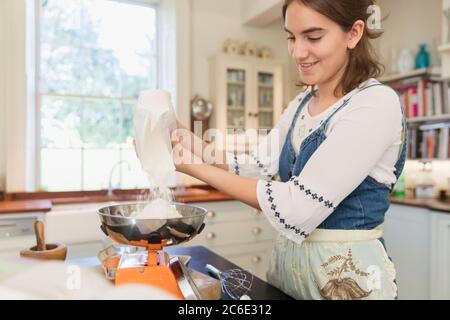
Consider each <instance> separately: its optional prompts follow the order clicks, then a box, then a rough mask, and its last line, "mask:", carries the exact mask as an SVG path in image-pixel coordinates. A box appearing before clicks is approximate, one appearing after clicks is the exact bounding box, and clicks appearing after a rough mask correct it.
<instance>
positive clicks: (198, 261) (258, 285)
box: [165, 246, 292, 300]
mask: <svg viewBox="0 0 450 320" xmlns="http://www.w3.org/2000/svg"><path fill="white" fill-rule="evenodd" d="M165 250H167V252H168V253H169V254H174V255H189V256H191V257H192V259H191V262H189V267H190V268H192V269H194V270H196V271H199V272H201V273H204V274H208V270H207V269H206V267H205V265H206V264H208V263H209V264H211V265H213V266H214V267H216V268H217V269H219V270H221V271H225V270H229V269H233V268H237V266H236V265H235V264H233V263H231V262H230V261H228V260H227V259H225V258H223V257H221V256H219V255H217V254H215V253H214V252H212V251H211V250H208V249H207V248H205V247H202V246H195V247H170V248H166V249H165ZM248 295H249V296H250V297H251V298H252V299H253V300H292V298H291V297H290V296H288V295H286V294H284V293H283V292H281V291H280V290H278V289H277V288H275V287H273V286H272V285H270V284H268V283H267V282H265V281H263V280H261V279H259V278H258V277H256V276H254V278H253V284H252V289H251V291H250V293H249V294H248ZM222 299H224V300H229V299H230V298H229V297H228V296H227V295H226V294H224V293H223V294H222Z"/></svg>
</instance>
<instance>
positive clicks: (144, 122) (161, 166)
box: [134, 90, 177, 190]
mask: <svg viewBox="0 0 450 320" xmlns="http://www.w3.org/2000/svg"><path fill="white" fill-rule="evenodd" d="M176 125H177V124H176V116H175V111H174V109H173V106H172V101H171V96H170V93H168V92H167V91H164V90H153V91H143V92H141V94H140V96H139V100H138V103H137V106H136V109H135V113H134V132H135V142H136V151H137V154H138V156H139V160H140V162H141V165H142V168H143V170H144V171H145V172H146V173H147V174H148V175H149V176H150V179H151V180H153V182H154V183H155V184H156V186H157V187H158V188H159V189H160V190H163V189H164V188H167V186H168V184H169V180H170V179H171V178H172V177H173V175H174V174H175V165H174V164H173V159H172V144H171V142H170V132H171V130H173V129H176Z"/></svg>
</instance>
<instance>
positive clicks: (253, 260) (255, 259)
mask: <svg viewBox="0 0 450 320" xmlns="http://www.w3.org/2000/svg"><path fill="white" fill-rule="evenodd" d="M252 262H253V263H260V262H261V257H260V256H254V257H253V258H252Z"/></svg>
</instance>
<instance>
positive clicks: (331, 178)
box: [227, 79, 402, 243]
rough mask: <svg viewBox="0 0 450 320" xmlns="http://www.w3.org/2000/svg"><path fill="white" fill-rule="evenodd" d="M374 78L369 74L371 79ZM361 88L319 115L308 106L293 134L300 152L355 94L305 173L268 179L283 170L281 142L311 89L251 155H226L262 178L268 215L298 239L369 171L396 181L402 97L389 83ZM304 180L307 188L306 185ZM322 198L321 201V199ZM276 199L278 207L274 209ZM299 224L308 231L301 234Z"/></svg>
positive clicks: (233, 168)
mask: <svg viewBox="0 0 450 320" xmlns="http://www.w3.org/2000/svg"><path fill="white" fill-rule="evenodd" d="M374 81H375V82H376V80H375V79H370V82H371V83H372V82H374ZM356 90H358V89H355V90H354V91H352V92H350V93H349V94H347V95H346V96H345V97H343V98H342V99H340V100H339V101H337V102H336V103H335V104H334V105H332V106H330V107H329V108H328V109H327V110H326V111H324V112H322V113H321V114H319V115H317V116H314V117H312V116H310V114H309V111H308V106H305V107H304V108H303V110H302V112H301V113H300V115H299V117H298V119H297V122H296V124H295V129H294V130H293V133H292V135H293V137H292V138H293V139H292V143H293V147H294V150H296V152H297V153H298V152H299V149H300V145H301V143H302V141H303V140H304V139H305V138H306V137H308V136H309V134H310V133H311V132H314V130H316V129H317V128H318V127H319V126H320V125H321V124H322V121H325V119H326V118H327V117H329V116H330V115H331V114H332V113H333V111H334V110H335V109H336V108H338V107H339V106H340V105H341V104H342V102H343V99H344V98H348V97H351V99H350V101H349V103H348V104H347V105H346V106H344V107H343V108H341V110H339V111H338V112H337V113H336V114H335V115H334V116H333V117H332V118H331V120H330V122H329V124H328V127H327V129H326V132H325V133H326V136H327V138H326V139H325V141H324V142H323V143H322V144H321V145H320V146H319V148H318V149H317V150H316V152H315V153H314V154H313V155H312V156H311V158H310V159H309V161H308V162H307V164H306V165H305V167H304V169H303V170H302V172H301V173H300V175H299V176H298V177H294V179H291V181H288V182H279V181H272V182H271V183H270V184H268V180H271V179H272V177H274V176H276V174H277V173H278V169H279V157H280V154H281V150H282V147H283V145H284V142H285V140H286V136H287V134H288V131H289V128H290V126H291V123H292V121H293V118H294V115H295V113H296V110H297V108H298V107H299V105H300V101H301V100H302V99H303V98H304V97H305V96H306V94H307V93H302V94H300V95H299V96H297V97H296V98H295V99H294V100H292V101H291V102H290V103H289V105H288V107H287V108H286V109H285V111H284V112H283V115H282V116H281V119H280V121H279V122H278V124H277V125H276V126H275V127H274V129H273V130H271V132H270V133H269V135H268V136H267V137H266V138H265V139H264V140H263V141H262V142H261V143H260V144H259V146H258V148H257V150H256V151H255V152H253V153H252V155H246V154H240V155H234V154H227V162H228V163H229V164H230V165H229V170H230V172H233V173H235V174H239V175H242V176H246V177H252V178H256V179H258V180H259V181H258V183H257V198H258V203H259V205H260V207H261V209H262V211H263V213H264V215H265V216H266V217H267V219H268V220H269V221H270V222H271V224H272V225H273V227H274V228H276V229H277V230H278V231H279V232H281V233H282V234H283V235H284V236H286V237H287V238H289V239H291V240H293V241H295V242H297V243H301V242H302V241H303V240H304V238H305V234H306V235H308V234H310V233H311V232H312V231H314V229H316V228H317V227H318V226H319V225H320V224H321V223H322V222H323V221H324V220H325V219H326V218H327V217H328V216H329V215H330V214H331V213H332V212H333V211H334V210H335V208H336V207H337V206H338V205H339V204H340V203H341V202H342V201H343V200H344V199H345V198H346V197H347V196H348V195H349V194H350V193H351V192H352V191H354V190H355V189H356V188H357V186H359V185H360V184H361V183H362V181H363V180H364V179H366V178H367V176H371V177H372V178H374V179H375V180H376V181H378V182H380V183H383V184H386V185H387V186H391V185H392V184H393V183H395V182H396V176H395V163H396V162H397V160H398V156H399V152H400V148H401V144H402V111H401V105H400V101H399V97H398V95H397V94H396V92H395V91H394V90H392V89H391V88H389V87H386V86H374V87H370V88H367V89H365V90H363V91H361V92H358V93H357V94H355V92H356ZM277 144H278V146H279V147H278V148H276V147H273V148H272V149H271V150H270V152H267V151H266V147H267V145H272V146H273V145H277ZM299 184H300V185H303V186H305V188H304V189H303V190H301V189H302V188H299V187H298V186H299ZM305 190H310V191H311V192H308V193H307V192H305ZM312 195H317V197H312ZM320 197H321V199H322V201H318V198H320ZM324 203H326V204H332V205H324ZM274 204H275V205H276V210H273V205H274ZM275 211H276V212H278V214H279V215H281V216H282V217H283V219H284V221H285V223H286V224H288V225H290V226H293V227H292V228H289V229H287V228H285V226H284V225H283V224H280V222H279V217H277V216H275V214H274V213H275ZM296 229H297V230H302V231H303V232H304V233H302V234H299V232H298V231H297V232H296Z"/></svg>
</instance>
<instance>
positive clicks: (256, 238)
mask: <svg viewBox="0 0 450 320" xmlns="http://www.w3.org/2000/svg"><path fill="white" fill-rule="evenodd" d="M275 236H276V230H275V229H274V228H273V227H272V226H271V225H270V224H269V222H268V221H266V220H260V221H230V222H224V223H207V224H206V227H205V229H204V230H203V231H202V233H201V234H199V235H198V236H197V237H196V238H194V239H193V240H192V241H190V242H189V243H188V244H189V245H202V246H205V247H208V248H209V247H215V246H226V245H233V244H241V243H242V244H245V243H254V242H260V241H270V240H273V239H274V238H275Z"/></svg>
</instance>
